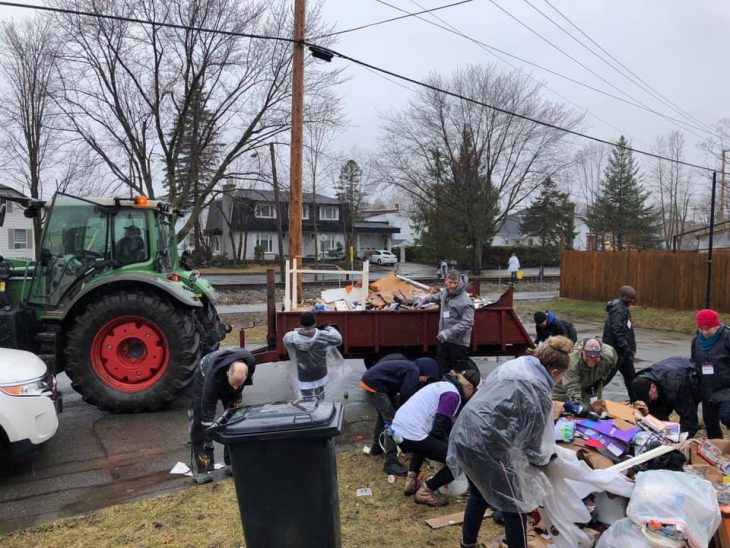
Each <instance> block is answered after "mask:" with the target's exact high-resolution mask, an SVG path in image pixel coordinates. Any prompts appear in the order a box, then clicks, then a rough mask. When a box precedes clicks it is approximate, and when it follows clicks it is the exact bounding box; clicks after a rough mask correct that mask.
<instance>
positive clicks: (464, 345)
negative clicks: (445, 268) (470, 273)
mask: <svg viewBox="0 0 730 548" xmlns="http://www.w3.org/2000/svg"><path fill="white" fill-rule="evenodd" d="M468 281H469V280H468V279H467V277H466V276H465V275H464V274H459V272H458V271H456V270H452V271H451V272H449V273H448V274H446V280H445V282H444V285H445V286H446V287H444V288H443V289H442V290H441V291H439V292H438V293H434V294H433V295H427V296H425V297H420V298H419V299H418V301H417V303H416V304H417V306H418V307H421V306H424V305H426V304H429V303H438V304H440V305H441V310H440V311H439V313H440V318H439V331H438V335H437V336H436V338H437V340H438V346H437V347H436V359H437V360H438V362H439V368H440V369H441V376H443V375H445V374H446V373H448V372H449V371H451V370H452V369H453V370H454V371H456V372H459V373H460V372H462V371H464V370H465V369H469V368H470V367H469V361H468V358H469V345H470V344H471V328H472V326H473V325H474V301H472V299H471V296H470V295H469V294H468V293H467V292H466V285H467V283H468Z"/></svg>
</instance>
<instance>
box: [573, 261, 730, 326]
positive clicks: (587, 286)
mask: <svg viewBox="0 0 730 548" xmlns="http://www.w3.org/2000/svg"><path fill="white" fill-rule="evenodd" d="M622 285H631V286H633V287H634V288H635V289H636V292H637V296H638V301H637V304H638V305H639V306H649V307H654V308H670V309H675V310H698V309H701V308H704V307H705V295H706V292H707V254H706V253H697V252H695V251H677V252H671V251H564V252H563V253H562V260H561V264H560V296H561V297H565V298H568V299H580V300H586V301H609V300H611V299H615V298H616V297H617V296H618V289H619V287H621V286H622ZM710 307H711V308H715V309H717V310H719V311H722V312H730V250H726V249H723V250H719V251H715V252H713V255H712V288H711V295H710Z"/></svg>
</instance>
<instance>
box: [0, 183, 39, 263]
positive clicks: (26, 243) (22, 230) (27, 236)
mask: <svg viewBox="0 0 730 548" xmlns="http://www.w3.org/2000/svg"><path fill="white" fill-rule="evenodd" d="M0 196H12V197H14V198H27V196H26V195H25V194H23V193H22V192H20V191H18V190H16V189H14V188H12V187H9V186H7V185H3V184H0ZM5 208H6V209H5V222H4V223H3V226H2V227H0V256H2V257H6V258H8V259H35V246H34V244H33V219H28V218H27V217H26V216H25V215H23V212H24V209H23V207H22V206H21V205H20V204H17V203H15V202H6V203H5Z"/></svg>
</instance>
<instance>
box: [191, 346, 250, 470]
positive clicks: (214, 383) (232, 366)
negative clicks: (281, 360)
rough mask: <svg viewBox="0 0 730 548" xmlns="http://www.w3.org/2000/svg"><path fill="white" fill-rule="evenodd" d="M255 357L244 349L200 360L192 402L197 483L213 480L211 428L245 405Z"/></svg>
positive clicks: (231, 350) (227, 350)
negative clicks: (219, 410)
mask: <svg viewBox="0 0 730 548" xmlns="http://www.w3.org/2000/svg"><path fill="white" fill-rule="evenodd" d="M255 370H256V358H254V357H253V355H252V354H251V352H249V351H248V350H246V349H245V348H228V349H225V350H216V351H215V352H211V353H210V354H207V355H205V356H204V357H203V358H201V359H200V360H198V363H197V364H196V365H195V373H194V375H195V377H194V380H193V401H192V402H191V403H190V409H189V411H188V417H189V419H190V446H191V453H192V455H191V456H192V460H193V461H194V465H195V468H196V469H195V475H194V476H193V479H194V481H195V482H196V483H208V482H209V481H213V477H212V475H211V473H212V472H213V470H214V464H215V459H214V456H213V440H211V439H210V436H209V435H208V429H209V428H212V427H217V426H220V425H223V424H225V423H227V422H228V420H229V419H230V418H231V416H232V415H233V413H235V412H236V409H238V408H240V407H241V405H242V397H243V394H242V393H243V387H244V386H247V385H250V384H253V374H254V371H255ZM219 400H220V401H221V403H222V404H223V409H224V410H225V411H224V413H223V415H221V416H220V417H218V419H216V420H215V421H214V420H213V419H214V417H215V411H216V407H217V406H218V401H219ZM223 455H224V456H223V459H224V462H225V464H226V465H228V466H230V455H229V453H228V446H227V445H226V447H225V451H224V453H223Z"/></svg>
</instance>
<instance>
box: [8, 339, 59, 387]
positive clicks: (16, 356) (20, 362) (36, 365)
mask: <svg viewBox="0 0 730 548" xmlns="http://www.w3.org/2000/svg"><path fill="white" fill-rule="evenodd" d="M47 371H48V368H47V367H46V364H45V363H43V361H42V360H41V359H40V358H39V357H38V356H36V355H35V354H33V353H32V352H26V351H25V350H14V349H12V348H0V384H9V383H17V382H23V381H29V380H33V379H37V378H39V377H42V376H44V375H45V374H46V373H47Z"/></svg>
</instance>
